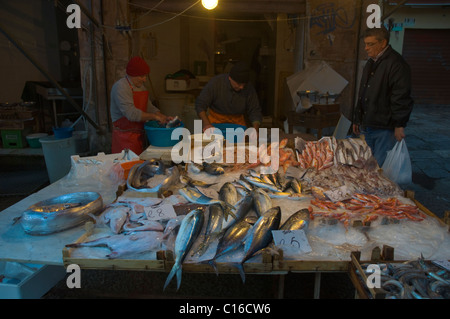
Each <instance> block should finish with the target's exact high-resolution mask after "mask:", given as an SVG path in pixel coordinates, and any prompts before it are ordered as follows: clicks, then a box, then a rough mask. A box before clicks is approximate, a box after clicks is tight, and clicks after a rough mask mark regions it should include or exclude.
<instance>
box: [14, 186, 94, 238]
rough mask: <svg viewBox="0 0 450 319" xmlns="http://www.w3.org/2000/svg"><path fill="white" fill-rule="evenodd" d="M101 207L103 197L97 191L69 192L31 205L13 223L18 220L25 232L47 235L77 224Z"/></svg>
mask: <svg viewBox="0 0 450 319" xmlns="http://www.w3.org/2000/svg"><path fill="white" fill-rule="evenodd" d="M74 204H76V205H74ZM49 207H54V208H55V211H49V210H48V209H49ZM62 207H66V209H62ZM102 209H103V199H102V197H101V195H100V194H99V193H96V192H79V193H70V194H66V195H62V196H58V197H53V198H50V199H46V200H43V201H40V202H38V203H36V204H34V205H31V206H30V207H28V208H27V209H26V210H25V211H24V212H23V213H22V215H21V216H20V217H18V218H15V221H14V223H15V222H18V221H20V225H21V226H22V228H23V229H24V231H25V232H26V233H27V234H30V235H48V234H52V233H56V232H60V231H63V230H66V229H69V228H72V227H76V226H79V225H81V224H83V223H85V222H87V221H88V220H90V219H91V215H95V214H97V213H99V212H100V211H101V210H102Z"/></svg>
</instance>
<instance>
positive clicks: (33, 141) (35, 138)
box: [27, 133, 48, 148]
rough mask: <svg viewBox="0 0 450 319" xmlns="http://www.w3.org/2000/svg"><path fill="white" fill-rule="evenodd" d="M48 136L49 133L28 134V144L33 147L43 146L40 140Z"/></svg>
mask: <svg viewBox="0 0 450 319" xmlns="http://www.w3.org/2000/svg"><path fill="white" fill-rule="evenodd" d="M46 136H48V134H47V133H34V134H30V135H27V142H28V145H29V146H30V147H31V148H41V147H42V145H41V142H39V139H41V138H43V137H46Z"/></svg>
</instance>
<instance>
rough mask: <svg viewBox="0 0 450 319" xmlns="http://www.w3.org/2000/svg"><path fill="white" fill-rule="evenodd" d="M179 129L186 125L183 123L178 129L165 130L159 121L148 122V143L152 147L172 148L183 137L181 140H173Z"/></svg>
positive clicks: (146, 126) (145, 127) (146, 130)
mask: <svg viewBox="0 0 450 319" xmlns="http://www.w3.org/2000/svg"><path fill="white" fill-rule="evenodd" d="M179 127H184V124H183V123H181V124H180V126H177V127H172V128H165V127H161V126H159V124H158V122H157V121H148V122H146V123H145V125H144V129H145V133H146V135H147V139H148V142H149V143H150V145H153V146H158V147H170V146H174V145H175V144H177V143H178V142H179V141H180V140H181V136H180V137H179V139H176V140H172V132H173V131H174V130H175V129H176V128H179Z"/></svg>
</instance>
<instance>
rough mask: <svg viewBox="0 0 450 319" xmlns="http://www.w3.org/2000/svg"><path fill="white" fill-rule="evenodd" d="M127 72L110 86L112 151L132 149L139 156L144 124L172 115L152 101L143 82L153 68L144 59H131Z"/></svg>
mask: <svg viewBox="0 0 450 319" xmlns="http://www.w3.org/2000/svg"><path fill="white" fill-rule="evenodd" d="M126 73H127V74H126V76H125V77H124V78H122V79H120V80H119V81H117V82H116V83H114V85H113V87H112V89H111V121H112V124H113V131H112V147H111V152H112V153H120V152H122V150H124V149H129V150H131V151H133V152H134V153H136V154H137V155H139V154H141V153H142V152H143V151H144V144H145V132H144V123H145V122H146V121H150V120H156V121H159V122H160V123H167V122H168V121H169V120H170V119H171V117H168V116H166V115H164V114H162V113H161V112H160V111H159V109H158V108H157V107H155V106H154V105H153V104H152V102H151V101H150V100H149V94H148V90H147V89H146V88H145V86H144V82H145V81H146V79H147V74H149V73H150V67H149V66H148V64H147V63H146V62H145V61H144V60H143V59H142V58H140V57H134V58H132V59H131V60H130V61H129V62H128V64H127V68H126Z"/></svg>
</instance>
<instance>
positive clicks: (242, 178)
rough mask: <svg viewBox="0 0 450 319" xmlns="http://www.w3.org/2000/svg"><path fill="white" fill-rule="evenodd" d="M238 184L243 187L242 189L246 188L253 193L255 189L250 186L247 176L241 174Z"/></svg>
mask: <svg viewBox="0 0 450 319" xmlns="http://www.w3.org/2000/svg"><path fill="white" fill-rule="evenodd" d="M236 183H238V184H239V185H241V186H242V187H244V188H245V189H247V190H248V191H251V190H252V189H253V186H252V184H250V183H249V182H248V181H247V180H246V179H245V175H243V174H241V175H240V176H239V179H238V180H237V181H236Z"/></svg>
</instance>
